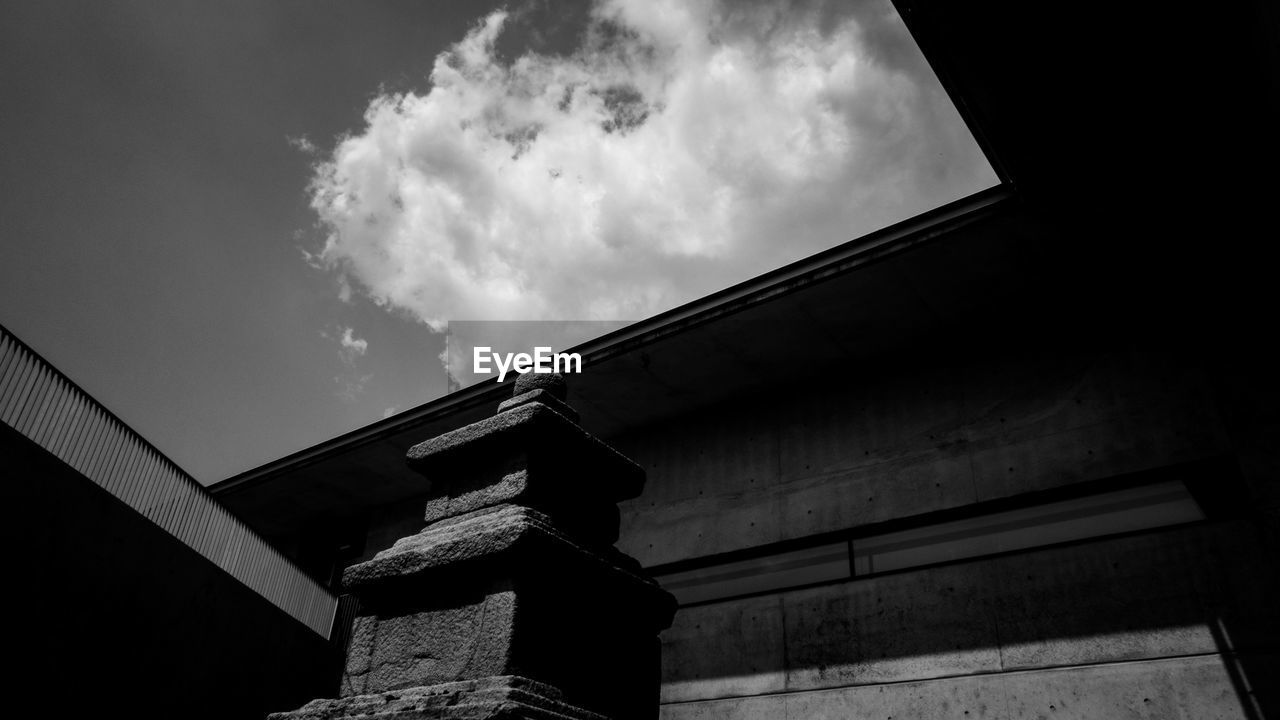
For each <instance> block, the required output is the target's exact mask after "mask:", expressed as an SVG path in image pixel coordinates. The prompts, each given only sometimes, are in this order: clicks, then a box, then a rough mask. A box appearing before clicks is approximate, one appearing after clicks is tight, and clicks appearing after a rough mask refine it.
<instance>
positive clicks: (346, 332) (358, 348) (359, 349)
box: [339, 328, 369, 356]
mask: <svg viewBox="0 0 1280 720" xmlns="http://www.w3.org/2000/svg"><path fill="white" fill-rule="evenodd" d="M339 341H340V342H341V343H342V347H343V348H344V349H346V350H347V351H348V352H349V353H351V354H352V355H353V356H354V355H363V354H365V352H367V351H368V350H369V342H368V341H367V340H364V339H363V338H358V337H356V336H355V331H354V330H352V329H351V328H343V329H342V337H341V338H339Z"/></svg>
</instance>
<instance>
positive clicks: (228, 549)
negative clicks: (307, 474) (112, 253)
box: [0, 325, 338, 638]
mask: <svg viewBox="0 0 1280 720" xmlns="http://www.w3.org/2000/svg"><path fill="white" fill-rule="evenodd" d="M0 422H3V423H4V424H6V425H8V426H9V427H11V428H13V429H14V430H16V431H17V432H18V433H20V434H22V435H24V436H26V437H27V438H28V439H30V440H31V441H33V442H35V443H36V444H37V445H39V446H40V447H42V448H44V449H45V450H47V451H48V452H49V453H51V454H52V455H53V456H54V457H56V458H58V459H59V460H61V461H62V462H64V463H66V464H67V465H68V466H70V467H71V468H73V469H74V470H75V471H76V472H78V473H80V474H81V475H83V476H84V477H86V478H88V479H89V480H92V481H93V482H94V483H96V484H97V485H99V486H100V487H102V488H103V489H105V490H107V491H108V492H110V493H111V494H112V495H114V496H115V497H116V498H118V499H119V500H121V501H123V502H124V503H125V504H127V505H129V507H131V508H133V509H134V510H136V511H137V512H139V513H141V514H142V515H144V516H146V517H147V518H148V519H149V520H151V521H152V522H154V523H155V524H156V525H158V526H160V527H161V528H163V529H164V530H165V531H166V532H168V533H169V534H170V535H172V536H174V537H175V538H177V539H178V540H180V541H182V542H183V543H184V544H186V545H187V547H190V548H191V549H192V550H195V551H196V552H198V553H200V554H201V555H203V556H204V557H205V558H207V559H208V560H209V561H210V562H212V563H213V564H215V565H217V566H218V567H219V568H221V569H222V570H224V571H226V572H227V573H228V574H229V575H231V576H232V577H234V578H235V579H237V580H239V581H240V582H242V583H244V584H245V585H246V586H248V587H249V588H250V589H252V590H254V591H255V592H257V593H258V594H259V595H261V596H262V597H263V598H265V599H266V600H268V601H269V602H271V603H272V604H273V605H275V606H276V607H278V608H280V609H281V610H283V611H285V612H286V613H288V614H289V615H290V616H292V617H293V618H295V619H296V620H298V621H299V622H301V623H303V624H304V625H306V626H307V627H309V628H311V629H312V630H314V631H316V632H317V633H319V634H320V635H321V636H323V637H325V638H328V637H329V636H330V634H331V632H332V629H333V621H334V617H335V613H336V612H337V608H338V599H337V598H336V597H335V596H334V595H333V594H332V593H330V592H329V591H328V590H327V589H326V588H325V587H324V586H323V585H321V584H320V583H317V582H316V581H315V580H313V579H311V577H309V576H308V575H307V574H306V573H304V572H303V571H302V570H300V569H299V568H298V567H297V566H296V565H294V564H293V563H292V562H291V561H290V560H289V559H288V558H286V557H285V556H284V555H282V554H280V552H279V551H278V550H276V549H275V548H274V547H272V546H271V545H270V544H269V543H267V541H266V540H263V539H262V538H261V537H259V536H258V535H257V533H255V532H253V530H251V529H250V528H249V527H248V526H247V525H245V524H244V523H243V522H241V521H240V520H239V518H237V517H235V516H234V515H232V514H231V512H230V511H229V510H227V509H226V508H225V507H223V506H222V504H221V503H219V502H218V501H217V500H216V499H215V498H214V497H213V495H212V494H210V493H209V491H208V490H206V489H205V487H204V486H203V485H201V484H200V483H198V482H196V480H195V479H194V478H192V477H191V476H190V475H188V474H187V473H186V472H184V471H183V470H182V468H180V467H178V465H177V464H176V463H174V462H173V461H172V460H170V459H169V458H168V457H166V456H165V454H164V453H162V452H160V451H159V450H158V449H156V447H155V446H153V445H152V444H151V443H149V442H147V441H146V439H144V438H143V437H142V436H141V435H139V434H138V433H136V432H134V431H133V430H132V429H131V428H129V426H127V425H125V424H124V422H122V421H121V420H120V418H118V417H116V416H115V414H114V413H112V412H111V411H110V410H108V409H107V408H106V407H104V406H103V405H102V404H101V403H99V402H98V401H97V400H95V399H93V398H92V397H90V396H89V394H88V393H86V392H85V391H84V390H82V389H81V388H80V387H79V386H78V385H76V384H75V383H74V382H72V381H71V379H70V378H68V377H67V376H66V375H64V374H63V373H62V372H61V371H59V370H58V369H57V368H55V367H53V365H51V364H49V362H48V361H46V360H45V359H44V358H43V357H41V356H40V354H39V353H37V352H36V351H35V350H32V349H31V347H30V346H28V345H27V344H26V343H24V342H22V340H20V339H19V338H18V337H17V336H15V335H14V334H13V333H11V332H9V330H8V329H7V328H5V327H4V326H2V325H0Z"/></svg>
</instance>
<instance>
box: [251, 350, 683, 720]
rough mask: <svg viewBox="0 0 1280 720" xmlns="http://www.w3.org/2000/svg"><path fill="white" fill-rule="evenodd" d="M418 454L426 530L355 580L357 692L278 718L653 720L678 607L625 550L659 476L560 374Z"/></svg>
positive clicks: (350, 689) (522, 380) (358, 570)
mask: <svg viewBox="0 0 1280 720" xmlns="http://www.w3.org/2000/svg"><path fill="white" fill-rule="evenodd" d="M512 390H513V396H512V397H511V398H510V399H508V400H506V401H504V402H502V403H501V404H499V406H498V409H497V413H495V414H494V415H493V416H492V417H488V418H485V419H484V420H481V421H479V422H475V423H472V424H470V425H468V426H466V427H462V428H459V429H457V430H454V431H453V432H449V433H445V434H443V435H440V436H438V437H434V438H431V439H429V440H426V441H423V442H421V443H418V444H417V445H414V446H413V447H412V448H411V449H410V450H409V452H408V454H407V458H406V460H407V462H408V464H409V466H410V467H411V468H413V469H414V470H416V471H417V472H419V473H421V474H422V475H423V476H425V477H426V478H427V479H428V480H429V481H430V491H429V493H428V495H427V498H426V505H425V509H424V513H423V520H424V521H425V527H424V528H423V529H422V530H421V531H420V532H418V533H415V534H413V535H410V536H408V537H405V538H401V539H400V540H399V541H397V542H396V543H395V544H394V545H393V546H392V547H390V548H388V549H386V550H383V551H382V552H380V553H378V554H377V555H375V556H374V557H373V558H372V559H370V560H368V561H366V562H363V563H360V564H358V565H354V566H352V567H350V568H347V570H346V572H345V573H344V584H345V585H346V587H347V589H348V590H349V591H350V592H352V593H353V594H354V595H355V596H356V597H357V598H358V599H359V601H360V611H359V615H358V617H357V618H356V622H355V627H354V628H353V630H352V640H351V646H350V648H349V649H348V651H347V667H346V673H345V675H344V678H343V688H342V696H343V697H341V698H340V699H337V700H324V701H316V702H314V703H311V704H309V705H307V706H305V707H304V708H302V709H300V710H298V711H295V712H293V713H282V714H278V715H276V716H274V717H275V718H276V720H322V719H323V720H340V719H341V720H347V719H349V718H354V717H359V718H361V720H428V719H434V720H462V719H463V718H467V719H469V718H472V717H485V718H501V717H511V718H522V719H524V720H530V719H532V718H539V719H543V718H545V720H602V717H601V716H603V717H604V718H609V719H611V720H653V718H656V716H657V710H658V704H657V701H658V677H659V643H658V638H657V634H658V632H659V631H661V630H662V629H663V628H665V627H667V626H668V625H670V623H671V619H672V614H673V613H674V612H675V598H673V597H672V596H671V594H670V593H668V592H666V591H665V590H663V589H662V588H661V587H660V586H659V585H658V584H657V583H656V582H654V581H653V580H652V579H651V578H649V577H648V576H647V575H646V574H645V572H644V570H643V569H642V568H641V567H640V564H639V563H637V562H636V561H635V560H634V559H632V558H630V557H628V556H626V555H624V554H623V553H621V552H620V551H618V550H617V548H615V547H613V544H614V542H616V541H617V538H618V529H619V511H618V506H617V503H618V501H619V500H623V499H626V498H631V497H635V496H637V495H639V494H640V491H641V490H642V489H643V487H644V470H643V469H641V468H640V466H639V465H637V464H636V463H634V462H632V461H631V460H629V459H628V458H626V457H625V456H623V455H622V454H621V453H619V452H618V451H617V450H614V449H613V448H612V447H610V446H609V445H608V444H606V443H604V442H603V441H601V440H600V439H598V438H596V437H595V436H593V435H591V434H590V433H588V432H587V431H586V430H584V429H583V428H582V427H580V426H579V425H578V415H577V413H576V412H574V411H573V409H572V408H571V407H569V405H568V404H567V403H566V402H565V399H566V398H567V397H568V392H567V390H568V388H567V386H566V383H565V380H564V378H563V377H561V376H560V375H558V374H550V373H538V374H525V375H522V376H520V377H519V378H517V379H516V381H515V383H513V388H512Z"/></svg>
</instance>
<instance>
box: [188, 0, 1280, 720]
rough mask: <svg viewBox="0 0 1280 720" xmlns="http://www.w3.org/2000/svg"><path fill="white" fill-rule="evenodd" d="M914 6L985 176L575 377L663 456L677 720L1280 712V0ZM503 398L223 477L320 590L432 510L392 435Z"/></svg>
mask: <svg viewBox="0 0 1280 720" xmlns="http://www.w3.org/2000/svg"><path fill="white" fill-rule="evenodd" d="M896 4H897V6H898V7H899V8H900V10H901V12H902V14H903V16H904V18H905V19H906V21H907V23H908V26H909V27H910V29H911V30H912V32H913V35H914V36H915V37H916V39H917V40H918V42H919V44H920V46H921V48H922V50H923V51H924V53H925V55H926V56H927V57H928V58H929V59H930V61H931V63H932V64H933V66H934V68H935V69H936V70H937V71H938V73H939V75H940V76H941V77H942V79H943V82H944V84H945V85H946V86H947V88H948V90H949V92H950V93H951V94H952V96H953V98H954V99H955V100H956V101H957V103H958V105H959V107H960V108H961V111H962V112H963V113H964V114H965V116H966V118H967V120H968V121H969V122H970V124H971V127H972V128H973V130H974V131H975V135H976V136H977V137H978V138H979V141H980V142H981V143H982V144H983V146H984V149H985V150H986V152H987V154H988V156H989V158H991V160H992V162H993V164H995V165H996V167H997V169H998V171H999V172H1000V174H1001V176H1002V178H1003V180H1004V182H1003V183H1002V185H1001V186H1000V187H997V188H994V189H992V190H989V191H986V192H984V193H981V194H979V195H976V196H973V197H970V198H967V199H965V200H962V201H959V202H957V203H953V204H952V205H949V206H946V207H943V208H939V209H938V210H935V211H932V212H930V213H926V214H925V215H923V216H920V217H917V218H913V219H911V220H909V221H907V222H904V223H901V224H899V225H896V226H893V227H891V228H887V229H885V230H883V231H880V232H877V233H874V234H872V235H871V236H868V237H864V238H859V239H857V240H854V241H852V242H850V243H848V244H845V245H842V246H839V247H836V248H834V249H832V250H830V251H828V252H824V253H822V254H819V255H817V256H814V257H811V258H808V259H805V260H802V261H800V262H798V263H796V264H794V265H791V266H788V267H785V268H782V269H780V270H778V271H776V272H773V273H770V274H768V275H765V276H762V277H759V278H756V279H753V280H750V281H747V282H745V283H742V284H740V285H738V286H735V287H733V288H729V289H727V290H725V291H723V292H720V293H716V294H714V295H711V296H708V297H706V298H702V299H700V300H698V301H695V302H693V303H690V304H688V305H685V306H682V307H680V308H677V309H675V310H673V311H670V312H668V313H664V314H662V315H660V316H658V317H655V318H651V319H649V320H647V321H644V322H641V323H639V324H637V325H635V326H631V327H629V328H626V329H623V330H620V331H617V332H614V333H611V334H610V335H608V336H605V337H603V338H599V339H597V340H595V341H592V342H590V343H588V344H586V345H584V346H582V348H580V351H581V352H582V354H583V357H584V365H585V367H586V372H585V373H584V374H583V375H581V376H578V377H573V378H570V400H571V402H572V403H573V404H574V406H575V407H576V408H577V409H578V410H579V411H580V412H581V414H582V416H583V424H584V426H586V427H588V428H590V429H591V430H592V431H593V432H594V433H596V434H598V435H601V436H603V437H606V438H607V439H609V440H610V441H611V442H613V443H614V444H615V445H616V446H617V447H619V448H620V449H622V450H623V451H624V452H626V453H627V454H629V455H630V456H631V457H632V458H633V459H635V460H637V461H638V462H640V463H641V464H642V465H644V466H645V467H646V469H647V470H648V474H649V480H648V485H647V487H646V490H645V492H644V494H643V495H642V496H641V497H640V498H638V499H637V500H635V501H632V502H630V503H629V504H627V505H626V506H624V508H623V532H622V540H621V541H620V547H621V548H622V549H623V550H625V551H626V552H628V553H630V554H632V555H634V556H635V557H637V558H638V559H639V560H640V561H641V562H642V563H643V564H644V565H645V566H646V567H647V568H649V569H650V570H651V571H652V572H653V573H655V574H656V575H657V576H658V577H659V578H660V579H661V580H663V581H664V583H665V584H666V585H667V587H669V588H670V589H672V590H673V592H676V594H677V595H678V596H679V597H680V598H681V600H682V602H683V607H682V609H681V611H680V612H679V613H678V614H677V617H676V623H675V625H674V626H673V628H672V629H671V630H670V631H668V632H667V633H666V634H665V635H664V654H663V703H664V705H663V717H666V718H682V719H683V718H713V717H715V718H720V717H726V718H728V717H732V718H773V717H793V718H794V717H814V718H834V717H846V716H855V715H856V716H859V717H876V716H877V715H879V716H881V717H885V718H938V717H956V718H971V719H974V720H976V719H978V718H1031V717H1050V716H1053V717H1068V718H1099V717H1105V718H1128V717H1135V718H1137V717H1153V718H1173V717H1178V718H1211V717H1212V718H1265V717H1277V716H1280V698H1278V697H1277V696H1276V694H1275V693H1276V691H1275V690H1274V686H1275V683H1274V680H1275V679H1276V678H1277V677H1280V655H1277V651H1278V650H1280V616H1278V615H1277V613H1276V612H1275V610H1274V605H1275V601H1274V598H1275V597H1276V596H1277V591H1280V568H1277V561H1276V557H1277V556H1278V553H1277V551H1280V449H1278V448H1280V414H1278V412H1277V407H1278V404H1277V399H1278V398H1280V387H1278V385H1277V381H1276V379H1275V371H1274V368H1275V367H1276V366H1277V353H1276V350H1275V349H1274V347H1273V344H1274V343H1272V341H1271V338H1270V336H1271V335H1272V334H1273V333H1274V331H1273V330H1270V328H1271V327H1272V326H1274V325H1275V321H1274V312H1273V308H1274V307H1275V300H1274V298H1273V297H1272V293H1270V292H1269V283H1268V282H1267V281H1268V280H1269V279H1270V278H1269V275H1270V274H1271V265H1270V263H1268V262H1266V261H1267V259H1268V258H1269V255H1270V253H1268V252H1267V250H1268V249H1269V248H1268V247H1267V246H1268V245H1269V244H1270V241H1269V239H1270V237H1271V236H1273V235H1274V234H1275V233H1274V230H1272V229H1271V225H1272V223H1271V221H1270V217H1269V214H1268V212H1267V209H1268V207H1269V205H1270V203H1272V202H1273V199H1272V196H1273V194H1274V189H1275V181H1274V180H1272V179H1270V174H1271V173H1272V172H1274V168H1275V167H1277V163H1276V160H1277V159H1278V157H1280V153H1277V142H1276V138H1275V132H1274V128H1276V127H1280V123H1278V122H1276V121H1277V118H1278V115H1280V113H1277V106H1276V102H1277V100H1276V98H1277V97H1280V93H1277V90H1280V82H1278V79H1280V76H1278V74H1277V67H1280V62H1277V60H1278V58H1277V48H1278V47H1280V42H1277V40H1278V39H1280V33H1277V29H1276V20H1277V12H1278V11H1277V9H1276V8H1275V7H1273V6H1272V5H1268V4H1264V3H1255V2H1241V3H1233V4H1231V5H1230V6H1227V7H1214V8H1213V9H1212V10H1211V11H1210V10H1181V9H1178V10H1175V9H1173V8H1159V9H1155V10H1153V9H1149V8H1145V7H1137V6H1118V7H1108V8H1106V9H1105V11H1093V12H1089V10H1088V9H1086V8H1060V7H1056V6H1045V5H1043V4H1035V3H1014V2H1004V1H994V2H983V3H945V2H938V1H935V0H899V1H898V2H897V3H896ZM506 392H507V391H506V390H505V389H504V388H503V387H498V386H494V385H492V384H486V385H480V386H474V387H471V388H467V389H464V390H461V391H459V392H456V393H453V394H451V395H449V396H447V397H444V398H441V399H439V400H437V401H434V402H431V403H428V404H426V405H424V406H421V407H418V408H416V409H414V410H412V411H409V412H407V413H403V414H401V415H398V416H395V417H393V418H389V419H388V420H385V421H383V422H381V423H377V424H374V425H371V426H369V427H366V428H362V429H360V430H357V431H354V432H352V433H349V434H347V435H345V436H342V437H340V438H337V439H335V440H333V441H331V442H328V443H324V444H322V445H319V446H316V447H313V448H309V449H307V450H304V451H302V452H300V453H297V454H294V455H292V456H289V457H286V458H283V459H281V460H279V461H277V462H274V463H271V464H269V465H266V466H264V467H261V468H258V469H256V470H253V471H250V472H248V473H244V474H242V475H240V476H237V477H234V478H231V479H228V480H227V481H224V482H222V483H219V484H218V485H216V486H214V487H213V488H211V490H212V494H213V497H214V498H216V499H217V500H218V501H219V502H220V503H221V504H222V505H223V506H225V507H227V508H229V509H230V510H231V511H232V512H233V513H234V514H235V515H236V516H237V517H239V518H240V519H242V520H243V522H244V523H246V524H247V525H248V526H249V527H251V528H253V530H255V531H256V532H257V533H259V534H261V535H262V536H263V537H265V538H266V539H267V540H269V541H270V543H271V544H272V545H273V546H275V547H276V548H278V549H279V550H280V551H281V552H282V553H283V554H284V555H286V556H287V557H288V558H290V559H291V560H292V562H294V563H296V564H297V565H298V566H299V567H300V568H301V569H302V570H303V571H305V572H306V573H307V574H309V575H310V576H311V577H313V578H317V579H319V580H320V581H322V582H330V583H331V582H332V581H333V580H334V579H335V578H336V577H337V576H338V574H339V573H340V570H341V568H343V567H345V566H346V565H348V564H350V563H352V562H355V561H358V560H360V559H364V558H368V557H370V556H371V555H372V554H374V553H375V552H377V551H379V550H381V549H383V548H385V547H387V546H388V545H389V544H390V543H391V542H392V541H394V540H395V539H397V538H399V537H401V536H403V535H405V534H408V533H411V532H414V531H416V530H417V529H418V527H419V526H420V525H421V517H420V508H421V501H422V497H423V495H424V494H425V493H426V492H427V491H428V490H429V488H427V487H425V486H424V483H423V481H422V480H421V479H420V478H418V477H416V476H415V475H414V474H413V473H411V472H409V471H408V470H407V469H406V468H405V467H404V464H403V462H402V458H403V455H404V452H405V450H406V449H407V448H408V447H409V446H410V445H411V444H413V443H415V442H417V441H420V440H423V439H426V438H428V437H431V436H433V435H436V434H438V433H440V432H444V431H447V430H450V429H453V428H456V427H459V426H461V425H464V424H466V423H468V422H471V421H473V420H475V419H478V418H480V417H482V416H484V415H487V414H489V413H491V412H492V410H493V408H494V406H496V404H497V403H498V402H499V400H500V399H501V398H502V397H503V396H504V395H505V393H506ZM316 672H317V673H319V672H320V671H316ZM319 694H323V693H319ZM285 707H290V706H289V705H288V704H287V703H286V705H285Z"/></svg>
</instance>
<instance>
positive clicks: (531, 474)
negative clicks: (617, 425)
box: [409, 390, 644, 545]
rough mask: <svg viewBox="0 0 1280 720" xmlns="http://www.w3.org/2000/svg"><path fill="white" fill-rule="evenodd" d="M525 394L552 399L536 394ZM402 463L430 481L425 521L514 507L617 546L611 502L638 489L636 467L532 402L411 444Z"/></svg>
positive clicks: (594, 540) (641, 484)
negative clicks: (534, 511) (532, 510)
mask: <svg viewBox="0 0 1280 720" xmlns="http://www.w3.org/2000/svg"><path fill="white" fill-rule="evenodd" d="M525 396H538V397H541V398H543V399H545V400H548V401H550V402H558V401H556V400H555V399H554V398H553V397H551V396H549V395H548V394H547V392H546V391H544V390H534V391H531V392H530V393H524V394H523V395H522V396H520V397H525ZM517 399H519V398H513V400H517ZM409 462H410V465H411V466H412V467H414V468H415V469H416V470H418V471H419V472H420V473H422V474H423V475H424V476H425V477H427V479H428V480H430V481H431V486H432V495H431V497H430V498H429V499H428V500H427V503H426V506H425V508H424V512H423V519H424V520H425V521H426V522H427V523H434V522H437V521H440V520H444V519H447V518H450V517H454V516H457V515H462V514H465V513H469V512H473V511H476V510H480V509H483V508H487V507H492V506H495V505H498V504H501V503H519V504H521V505H527V506H529V507H534V508H537V509H539V510H541V511H542V512H544V513H545V514H547V515H548V516H550V517H552V518H553V519H554V520H555V521H556V523H557V525H558V526H559V527H560V528H561V529H562V530H563V531H565V532H566V533H569V534H571V535H575V536H577V537H578V538H579V539H581V540H582V541H585V542H588V543H592V544H596V545H612V544H613V543H614V542H616V541H617V539H618V527H619V521H618V518H619V513H618V509H617V502H618V501H619V500H621V499H624V498H628V497H634V496H636V495H638V494H639V493H640V490H641V489H642V488H643V487H644V471H643V470H642V469H641V468H640V467H639V466H638V465H636V464H635V463H633V462H631V461H630V460H628V459H627V458H625V457H623V456H622V455H621V454H619V453H618V452H617V451H615V450H614V449H613V448H611V447H609V446H608V445H606V444H604V443H602V442H600V441H599V440H597V439H595V438H594V437H592V436H591V435H589V434H588V433H586V432H584V431H583V430H582V429H581V428H580V427H578V426H577V425H576V424H575V423H574V422H573V420H572V419H571V418H569V417H567V416H566V415H565V414H563V413H562V412H560V411H557V410H555V409H552V408H551V407H548V405H546V404H544V403H543V402H541V401H540V400H537V399H531V400H528V401H524V402H523V404H519V405H517V406H515V407H512V408H510V409H507V410H503V411H501V412H499V413H498V414H497V415H496V416H494V417H492V418H489V419H487V420H484V421H481V422H479V423H475V424H473V425H469V426H467V427H465V428H462V429H460V430H457V431H455V432H453V433H448V434H446V435H442V436H440V437H438V438H435V439H433V440H429V441H427V442H424V443H419V444H418V445H415V446H414V447H413V448H412V449H410V451H409Z"/></svg>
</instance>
